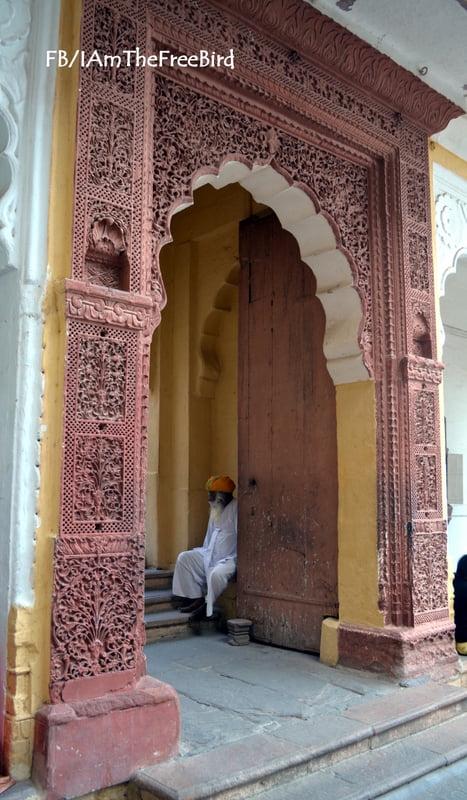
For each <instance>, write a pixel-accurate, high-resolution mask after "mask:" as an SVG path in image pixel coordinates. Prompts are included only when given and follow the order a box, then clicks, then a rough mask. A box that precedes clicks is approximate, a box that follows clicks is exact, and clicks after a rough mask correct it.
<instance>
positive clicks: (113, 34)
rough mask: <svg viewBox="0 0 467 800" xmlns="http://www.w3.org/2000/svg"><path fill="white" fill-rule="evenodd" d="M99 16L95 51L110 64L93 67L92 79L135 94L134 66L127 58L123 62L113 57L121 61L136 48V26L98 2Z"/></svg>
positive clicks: (123, 15)
mask: <svg viewBox="0 0 467 800" xmlns="http://www.w3.org/2000/svg"><path fill="white" fill-rule="evenodd" d="M95 14H96V18H97V19H98V20H99V25H98V26H96V27H95V29H94V42H93V48H92V52H94V51H97V52H98V53H100V54H105V55H106V56H107V62H106V63H104V64H101V63H98V64H97V63H96V64H93V65H92V80H93V81H96V82H97V83H103V84H107V85H109V86H112V87H114V88H115V89H117V90H118V91H119V92H123V93H124V94H129V95H132V94H133V93H134V90H135V79H134V75H135V70H134V67H133V66H127V65H126V59H123V61H120V62H119V61H118V58H115V59H112V58H109V56H110V57H112V56H117V57H120V58H121V55H122V53H123V52H124V51H125V50H132V49H134V46H135V41H136V23H135V22H134V21H133V20H131V19H129V18H128V17H127V16H126V15H125V14H120V13H119V12H118V11H117V10H116V9H111V8H109V7H108V6H106V5H104V4H103V3H96V11H95Z"/></svg>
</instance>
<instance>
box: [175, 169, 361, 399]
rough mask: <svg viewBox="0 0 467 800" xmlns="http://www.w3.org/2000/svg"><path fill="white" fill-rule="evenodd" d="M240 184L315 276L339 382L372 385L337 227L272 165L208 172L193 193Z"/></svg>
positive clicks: (329, 358)
mask: <svg viewBox="0 0 467 800" xmlns="http://www.w3.org/2000/svg"><path fill="white" fill-rule="evenodd" d="M237 182H238V183H239V184H240V186H241V187H242V188H244V189H246V190H247V191H249V192H250V193H251V195H252V196H253V198H254V199H255V200H256V201H257V202H259V203H263V204H264V205H267V206H269V207H270V208H272V210H273V211H275V213H276V214H277V217H278V218H279V220H280V222H281V224H282V227H283V228H285V229H286V230H288V231H290V232H291V233H292V234H293V236H294V237H295V239H296V240H297V242H298V245H299V248H300V254H301V258H302V261H304V262H305V263H306V264H308V266H309V267H310V268H311V269H312V271H313V273H314V275H315V277H316V281H317V289H316V295H317V297H318V298H319V300H320V301H321V304H322V306H323V308H324V311H325V316H326V330H325V336H324V343H323V348H324V353H325V356H326V360H327V365H328V370H329V373H330V375H331V377H332V379H333V381H334V383H335V384H336V385H337V384H340V383H351V382H354V381H361V380H369V378H370V375H369V372H368V369H367V368H366V366H365V364H364V362H363V356H362V351H361V348H360V346H359V332H360V329H361V327H362V308H361V301H360V297H359V294H358V292H357V290H356V288H355V285H354V277H353V274H352V269H351V266H350V263H349V260H348V257H347V256H346V255H345V254H344V252H343V251H342V249H341V248H339V247H338V241H337V239H338V236H337V235H336V232H335V231H336V225H335V223H333V221H332V220H331V218H330V216H329V215H328V214H326V213H325V212H323V211H319V210H317V208H316V204H315V202H314V201H313V200H312V198H311V196H310V193H307V192H306V191H305V190H304V188H302V187H301V186H298V185H294V184H293V183H292V181H290V179H287V178H286V177H285V176H284V174H282V173H281V172H280V171H279V170H278V169H275V168H274V167H273V166H271V165H269V164H266V165H261V164H254V165H253V166H251V167H249V166H247V164H246V163H244V162H242V161H240V160H238V161H233V160H229V161H225V162H223V164H222V166H221V167H220V169H219V171H218V172H217V173H214V172H208V171H205V170H203V171H202V174H201V175H199V176H198V177H195V179H194V180H193V184H192V188H193V190H195V189H197V188H199V187H200V186H202V185H204V184H206V183H209V184H211V185H212V186H213V187H214V188H216V189H220V188H222V187H224V186H227V185H228V184H230V183H237ZM189 205H190V203H189V202H187V201H186V200H184V201H182V202H180V203H179V204H178V205H176V206H175V208H174V209H173V211H172V214H173V213H176V212H177V211H180V210H182V209H184V208H187V207H188V206H189Z"/></svg>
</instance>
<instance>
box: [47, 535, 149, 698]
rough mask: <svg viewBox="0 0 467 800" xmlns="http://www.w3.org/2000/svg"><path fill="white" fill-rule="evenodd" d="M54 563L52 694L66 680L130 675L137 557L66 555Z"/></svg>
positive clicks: (135, 632) (139, 580)
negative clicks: (104, 675) (117, 673)
mask: <svg viewBox="0 0 467 800" xmlns="http://www.w3.org/2000/svg"><path fill="white" fill-rule="evenodd" d="M57 549H58V555H59V556H62V557H59V558H58V560H57V562H56V574H55V602H54V607H53V623H54V624H53V652H52V668H51V684H52V687H53V688H52V693H53V695H54V696H55V697H57V693H58V692H59V690H60V688H61V687H62V686H63V684H64V683H65V682H66V681H70V680H76V679H81V678H89V677H92V676H96V675H103V674H106V673H110V672H115V671H117V672H121V671H126V670H133V669H134V668H135V658H136V643H137V642H136V640H137V636H138V626H137V618H138V611H140V608H139V606H140V604H141V597H142V591H143V590H142V577H141V576H142V574H143V566H144V563H143V564H142V563H141V554H140V555H139V557H138V554H137V553H135V552H134V548H131V550H130V551H129V552H126V553H125V552H123V553H122V552H119V553H116V552H111V553H109V554H107V555H105V554H101V555H96V554H93V553H92V552H90V553H89V552H88V553H86V555H84V556H83V555H74V556H73V555H68V556H67V557H65V558H64V557H63V556H64V555H65V553H62V552H61V548H60V546H58V548H57Z"/></svg>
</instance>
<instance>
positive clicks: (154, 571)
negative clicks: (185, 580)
mask: <svg viewBox="0 0 467 800" xmlns="http://www.w3.org/2000/svg"><path fill="white" fill-rule="evenodd" d="M172 578H173V570H171V569H158V568H157V567H147V569H145V570H144V587H145V590H149V589H171V587H172Z"/></svg>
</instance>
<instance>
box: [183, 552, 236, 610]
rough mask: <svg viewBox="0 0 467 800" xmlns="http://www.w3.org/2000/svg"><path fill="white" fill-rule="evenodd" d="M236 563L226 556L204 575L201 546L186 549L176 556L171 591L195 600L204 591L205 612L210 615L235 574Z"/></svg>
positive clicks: (204, 568)
mask: <svg viewBox="0 0 467 800" xmlns="http://www.w3.org/2000/svg"><path fill="white" fill-rule="evenodd" d="M236 568H237V563H236V560H235V559H234V558H228V559H225V560H223V561H221V562H220V563H219V564H216V566H215V567H212V569H209V570H208V572H207V576H206V564H205V554H204V551H203V549H202V548H201V547H197V548H195V549H194V550H186V551H185V552H183V553H180V555H179V556H178V558H177V563H176V564H175V570H174V576H173V583H172V591H173V593H174V594H175V595H178V596H179V597H188V598H190V600H195V599H196V598H198V597H203V595H204V594H205V593H206V597H205V600H206V614H207V616H208V617H210V616H211V615H212V612H213V605H214V603H215V601H216V600H217V598H218V597H219V595H221V594H222V592H223V591H224V589H225V588H226V586H227V584H228V582H229V580H230V578H231V577H232V576H233V575H234V574H235V570H236Z"/></svg>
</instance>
